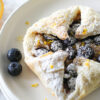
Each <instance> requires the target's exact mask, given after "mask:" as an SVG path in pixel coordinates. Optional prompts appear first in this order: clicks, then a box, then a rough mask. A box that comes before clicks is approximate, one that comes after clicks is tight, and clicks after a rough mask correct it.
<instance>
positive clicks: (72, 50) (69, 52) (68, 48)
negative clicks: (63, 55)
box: [66, 46, 76, 60]
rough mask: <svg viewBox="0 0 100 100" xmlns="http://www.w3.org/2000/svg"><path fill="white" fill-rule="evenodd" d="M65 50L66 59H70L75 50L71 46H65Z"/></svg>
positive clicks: (74, 54) (73, 55)
mask: <svg viewBox="0 0 100 100" xmlns="http://www.w3.org/2000/svg"><path fill="white" fill-rule="evenodd" d="M66 52H67V53H68V59H69V60H72V59H74V58H75V56H76V50H75V49H74V48H72V47H71V46H69V47H67V48H66Z"/></svg>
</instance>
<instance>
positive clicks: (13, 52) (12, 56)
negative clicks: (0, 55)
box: [7, 48, 22, 62]
mask: <svg viewBox="0 0 100 100" xmlns="http://www.w3.org/2000/svg"><path fill="white" fill-rule="evenodd" d="M7 57H8V59H9V60H10V61H15V62H18V61H20V60H21V58H22V54H21V52H20V51H19V50H18V49H16V48H12V49H10V50H9V51H8V53H7Z"/></svg>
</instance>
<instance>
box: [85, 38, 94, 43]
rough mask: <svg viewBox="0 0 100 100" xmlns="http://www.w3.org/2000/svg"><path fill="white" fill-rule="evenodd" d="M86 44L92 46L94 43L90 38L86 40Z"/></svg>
mask: <svg viewBox="0 0 100 100" xmlns="http://www.w3.org/2000/svg"><path fill="white" fill-rule="evenodd" d="M84 42H85V44H90V43H92V42H93V40H92V39H90V38H88V39H85V41H84Z"/></svg>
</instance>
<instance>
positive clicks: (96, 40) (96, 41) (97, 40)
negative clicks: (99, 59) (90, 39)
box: [94, 36, 100, 45]
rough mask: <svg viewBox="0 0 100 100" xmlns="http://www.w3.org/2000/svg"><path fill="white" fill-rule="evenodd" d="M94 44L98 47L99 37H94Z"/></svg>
mask: <svg viewBox="0 0 100 100" xmlns="http://www.w3.org/2000/svg"><path fill="white" fill-rule="evenodd" d="M94 43H95V44H96V45H100V36H96V37H95V38H94Z"/></svg>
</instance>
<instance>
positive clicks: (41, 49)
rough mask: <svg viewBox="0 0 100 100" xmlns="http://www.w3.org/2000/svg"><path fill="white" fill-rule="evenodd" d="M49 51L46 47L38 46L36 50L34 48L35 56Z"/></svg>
mask: <svg viewBox="0 0 100 100" xmlns="http://www.w3.org/2000/svg"><path fill="white" fill-rule="evenodd" d="M47 52H49V51H48V50H47V49H45V48H38V49H36V50H33V51H32V53H33V54H34V55H35V56H41V55H43V54H45V53H47Z"/></svg>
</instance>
